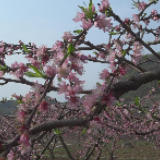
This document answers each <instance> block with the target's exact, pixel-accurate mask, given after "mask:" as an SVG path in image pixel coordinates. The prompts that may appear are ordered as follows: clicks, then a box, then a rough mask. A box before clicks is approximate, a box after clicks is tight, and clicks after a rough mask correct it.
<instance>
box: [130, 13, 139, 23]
mask: <svg viewBox="0 0 160 160" xmlns="http://www.w3.org/2000/svg"><path fill="white" fill-rule="evenodd" d="M132 17H133V20H134V22H139V21H140V19H139V16H138V14H132Z"/></svg>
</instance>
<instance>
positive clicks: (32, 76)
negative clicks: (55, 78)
mask: <svg viewBox="0 0 160 160" xmlns="http://www.w3.org/2000/svg"><path fill="white" fill-rule="evenodd" d="M24 75H25V76H27V77H31V78H47V76H45V75H44V76H42V75H40V74H37V73H33V72H29V71H28V72H25V73H24Z"/></svg>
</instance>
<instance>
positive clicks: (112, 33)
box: [109, 32, 119, 35]
mask: <svg viewBox="0 0 160 160" xmlns="http://www.w3.org/2000/svg"><path fill="white" fill-rule="evenodd" d="M116 34H119V33H118V32H110V33H109V35H116Z"/></svg>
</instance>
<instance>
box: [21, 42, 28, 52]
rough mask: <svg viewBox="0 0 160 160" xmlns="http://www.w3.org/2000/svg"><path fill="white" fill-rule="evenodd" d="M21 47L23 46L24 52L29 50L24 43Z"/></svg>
mask: <svg viewBox="0 0 160 160" xmlns="http://www.w3.org/2000/svg"><path fill="white" fill-rule="evenodd" d="M22 47H23V50H24V51H25V52H29V50H28V49H27V47H26V46H25V45H24V44H22Z"/></svg>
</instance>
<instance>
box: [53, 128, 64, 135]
mask: <svg viewBox="0 0 160 160" xmlns="http://www.w3.org/2000/svg"><path fill="white" fill-rule="evenodd" d="M54 134H57V135H60V134H62V132H61V131H59V130H58V129H54Z"/></svg>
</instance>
